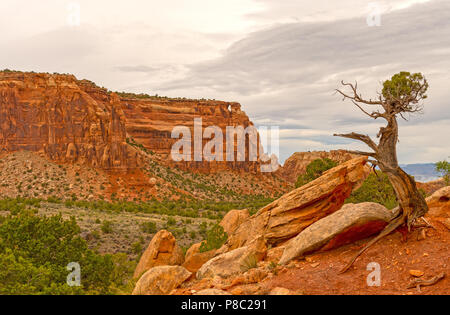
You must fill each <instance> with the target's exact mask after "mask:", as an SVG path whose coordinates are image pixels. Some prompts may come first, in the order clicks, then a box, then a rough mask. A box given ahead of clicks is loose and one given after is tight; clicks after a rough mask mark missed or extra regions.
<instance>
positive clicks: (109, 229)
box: [100, 220, 113, 234]
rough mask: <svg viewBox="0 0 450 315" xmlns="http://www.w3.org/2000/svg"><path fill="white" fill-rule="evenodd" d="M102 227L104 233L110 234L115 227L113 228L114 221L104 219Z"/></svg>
mask: <svg viewBox="0 0 450 315" xmlns="http://www.w3.org/2000/svg"><path fill="white" fill-rule="evenodd" d="M100 229H101V230H102V232H103V233H105V234H110V233H112V232H113V228H112V222H111V221H106V220H105V221H103V223H102V225H101V227H100Z"/></svg>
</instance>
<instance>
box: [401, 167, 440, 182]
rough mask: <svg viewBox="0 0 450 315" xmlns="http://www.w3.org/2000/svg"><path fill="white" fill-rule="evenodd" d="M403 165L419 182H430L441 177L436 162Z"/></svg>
mask: <svg viewBox="0 0 450 315" xmlns="http://www.w3.org/2000/svg"><path fill="white" fill-rule="evenodd" d="M401 167H402V168H403V169H404V170H405V172H407V173H408V174H409V175H412V176H414V178H415V179H416V180H417V181H419V182H430V181H433V180H436V179H439V178H440V177H441V174H439V173H438V172H437V171H436V165H435V164H434V163H418V164H403V165H401Z"/></svg>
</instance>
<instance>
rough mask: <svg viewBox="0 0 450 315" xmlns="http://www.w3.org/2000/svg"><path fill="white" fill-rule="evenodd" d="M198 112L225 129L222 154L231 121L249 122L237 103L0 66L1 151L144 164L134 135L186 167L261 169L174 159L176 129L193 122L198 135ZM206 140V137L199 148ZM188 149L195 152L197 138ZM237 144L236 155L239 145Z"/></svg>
mask: <svg viewBox="0 0 450 315" xmlns="http://www.w3.org/2000/svg"><path fill="white" fill-rule="evenodd" d="M195 118H201V119H202V124H203V130H204V129H205V128H207V127H209V126H218V127H219V128H220V129H221V130H222V132H223V150H224V154H223V156H224V160H226V156H225V150H226V138H225V134H226V127H227V126H242V127H243V128H247V127H248V126H251V125H252V123H251V121H250V120H249V118H248V117H247V115H246V114H245V113H244V112H243V111H241V106H240V105H239V104H237V103H227V102H220V101H201V100H182V99H165V98H147V99H139V98H125V97H124V98H121V97H119V96H118V95H116V94H115V93H109V92H107V91H106V90H105V89H102V88H99V87H97V86H96V85H95V84H94V83H92V82H90V81H87V80H77V79H76V78H75V77H74V76H72V75H58V74H42V73H39V74H38V73H21V72H0V154H1V153H10V152H15V151H21V150H27V151H32V152H41V153H42V154H44V155H45V156H47V157H48V158H50V159H51V160H53V161H56V162H63V163H64V162H74V161H78V162H81V163H84V164H85V163H87V164H89V165H91V166H94V167H98V168H103V169H112V170H124V169H130V168H135V167H136V166H137V165H138V164H139V150H138V149H135V148H134V147H133V146H130V145H128V144H127V139H129V140H132V141H135V142H136V143H137V144H142V145H143V146H144V147H145V148H146V149H148V150H151V151H153V152H155V153H158V154H159V155H161V156H162V157H163V158H164V160H165V161H166V162H167V163H168V164H171V165H176V166H178V167H180V168H182V169H190V170H192V169H194V170H199V171H202V172H206V173H210V172H216V171H221V170H237V171H250V172H257V171H259V168H258V167H259V163H258V162H251V161H249V160H248V158H247V159H246V160H245V161H244V162H239V161H234V162H227V161H224V162H221V161H212V162H205V161H199V162H184V161H182V162H174V161H172V159H171V155H170V153H171V148H172V145H173V144H174V143H175V142H176V141H178V139H172V138H171V133H172V130H173V129H174V128H175V127H176V126H185V127H188V128H189V129H190V130H191V135H192V139H193V138H194V119H195ZM209 140H210V139H203V140H202V141H203V146H202V148H203V147H204V145H205V144H206V143H207V142H208V141H209ZM256 141H257V142H258V143H259V140H256ZM246 146H247V150H246V152H247V155H248V147H249V144H248V143H247V145H246ZM191 151H192V155H193V152H194V145H193V144H192V146H191ZM234 151H235V156H237V145H235V146H234ZM192 160H193V159H192Z"/></svg>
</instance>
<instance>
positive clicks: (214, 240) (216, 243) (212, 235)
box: [200, 224, 228, 253]
mask: <svg viewBox="0 0 450 315" xmlns="http://www.w3.org/2000/svg"><path fill="white" fill-rule="evenodd" d="M227 239H228V235H227V233H226V232H225V231H224V230H223V227H222V226H221V225H219V224H216V225H214V226H213V227H212V228H211V229H210V230H209V231H208V232H206V240H205V241H204V242H202V245H201V246H200V253H204V252H208V251H210V250H213V249H219V248H220V247H222V245H223V244H225V242H226V241H227Z"/></svg>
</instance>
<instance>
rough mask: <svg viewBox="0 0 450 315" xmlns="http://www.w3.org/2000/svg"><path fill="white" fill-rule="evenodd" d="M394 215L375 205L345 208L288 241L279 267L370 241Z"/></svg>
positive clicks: (394, 213)
mask: <svg viewBox="0 0 450 315" xmlns="http://www.w3.org/2000/svg"><path fill="white" fill-rule="evenodd" d="M395 215H396V211H395V210H388V209H386V208H385V207H384V206H382V205H380V204H377V203H372V202H364V203H360V204H347V205H345V206H343V207H342V209H340V210H339V211H336V212H335V213H333V214H331V215H329V216H327V217H325V218H323V219H321V220H320V221H317V222H315V223H314V224H312V225H310V226H309V227H307V228H306V229H305V230H303V231H302V232H301V233H300V234H299V235H297V236H296V237H295V238H293V239H292V240H290V241H289V242H288V243H287V244H286V246H285V249H284V252H283V256H282V257H281V259H280V261H279V263H280V264H287V263H288V262H290V261H291V260H292V259H294V258H300V257H302V256H303V255H304V254H307V253H310V252H313V251H316V250H319V249H321V250H329V249H332V248H336V247H339V246H342V245H345V244H349V243H352V242H355V241H357V240H360V239H364V238H366V237H369V236H371V235H373V234H376V233H378V232H380V231H382V230H383V228H384V227H386V225H387V224H388V222H389V221H390V220H392V219H393V218H394V217H395Z"/></svg>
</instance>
